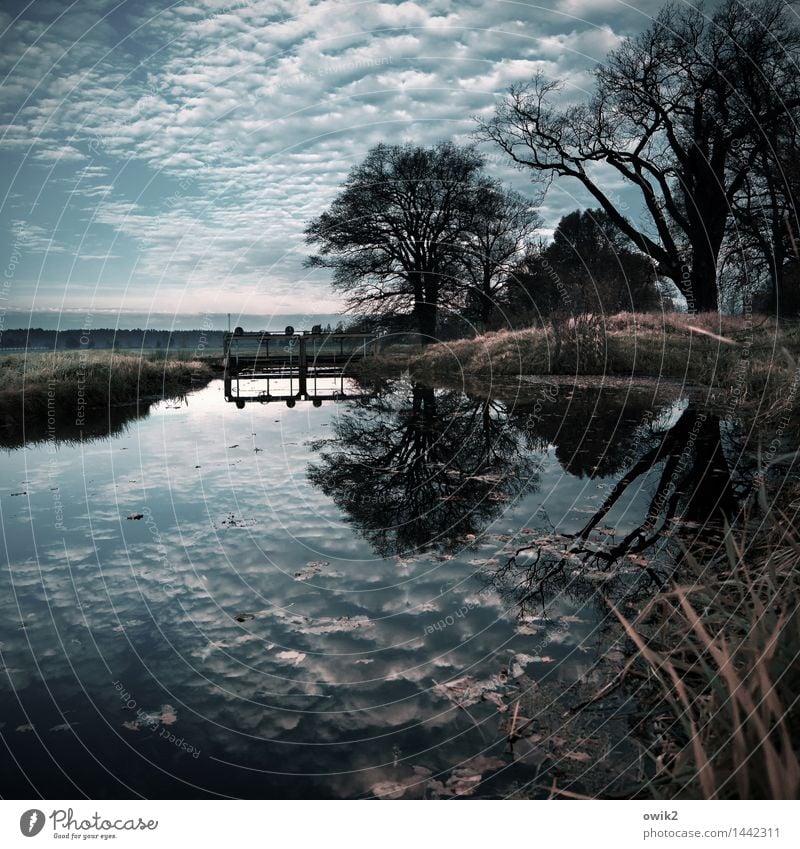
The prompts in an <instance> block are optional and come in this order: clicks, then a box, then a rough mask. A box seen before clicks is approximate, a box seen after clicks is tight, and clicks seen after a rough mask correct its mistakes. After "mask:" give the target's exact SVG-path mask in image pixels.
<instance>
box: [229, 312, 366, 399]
mask: <svg viewBox="0 0 800 849" xmlns="http://www.w3.org/2000/svg"><path fill="white" fill-rule="evenodd" d="M378 344H379V337H378V336H377V335H376V334H374V333H346V332H344V333H325V332H322V331H321V330H319V329H318V328H315V329H314V330H312V331H307V330H305V331H301V332H295V330H294V328H292V327H287V328H286V330H285V331H284V332H283V333H270V332H266V331H264V332H261V331H259V332H255V333H253V332H249V333H246V332H245V331H244V330H242V328H240V327H237V328H236V330H234V332H233V333H226V334H225V336H224V337H223V349H224V365H225V376H224V381H225V400H226V401H232V402H234V403H235V404H236V406H237V407H239V409H242V408H243V407H244V406H245V404H246V403H247V402H250V401H256V402H258V403H261V404H266V403H269V402H271V401H285V402H286V404H287V405H288V406H290V407H293V406H294V405H295V403H296V402H297V401H311V402H313V404H314V405H315V406H319V405H320V404H322V402H323V401H336V400H340V399H341V398H343V397H346V395H347V391H346V389H345V382H346V378H347V377H348V370H349V369H351V368H352V366H354V365H355V364H356V363H358V362H360V361H362V360H364V359H365V358H366V357H369V356H372V355H374V354H375V353H376V352H377V350H378Z"/></svg>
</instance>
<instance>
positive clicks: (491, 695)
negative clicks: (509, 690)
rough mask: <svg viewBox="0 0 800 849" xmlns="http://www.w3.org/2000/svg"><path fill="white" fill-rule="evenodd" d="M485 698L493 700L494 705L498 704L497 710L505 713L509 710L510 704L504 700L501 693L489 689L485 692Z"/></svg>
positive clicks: (488, 700)
mask: <svg viewBox="0 0 800 849" xmlns="http://www.w3.org/2000/svg"><path fill="white" fill-rule="evenodd" d="M483 698H484V700H485V701H487V702H491V703H492V704H493V705H496V706H497V710H498V711H500V713H505V712H506V711H507V710H508V705H507V704H506V703H505V702H504V701H503V697H502V696H501V695H500V693H495V692H493V691H487V692H484V693H483Z"/></svg>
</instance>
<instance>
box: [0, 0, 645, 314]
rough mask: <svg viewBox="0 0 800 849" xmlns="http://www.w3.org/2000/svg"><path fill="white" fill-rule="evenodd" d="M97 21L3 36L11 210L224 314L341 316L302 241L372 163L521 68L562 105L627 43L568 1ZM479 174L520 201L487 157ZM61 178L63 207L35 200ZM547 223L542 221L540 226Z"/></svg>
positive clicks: (144, 9)
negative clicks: (362, 166)
mask: <svg viewBox="0 0 800 849" xmlns="http://www.w3.org/2000/svg"><path fill="white" fill-rule="evenodd" d="M112 9H113V5H112V4H106V3H104V2H103V3H92V4H86V5H84V6H81V8H80V9H77V8H74V7H70V8H69V9H67V10H66V11H64V12H63V14H60V13H59V14H56V12H55V10H53V11H52V12H50V17H48V16H47V12H46V10H47V7H46V6H43V5H41V4H35V6H34V7H32V8H31V11H30V17H22V18H19V19H17V20H15V21H14V22H13V23H11V25H10V29H9V31H8V33H7V35H6V37H5V38H2V39H0V48H4V53H3V56H4V58H3V60H2V61H3V70H4V71H5V73H6V75H7V77H6V80H7V82H6V84H4V85H3V86H2V88H0V122H2V127H0V134H1V136H2V140H3V144H4V146H6V148H7V149H8V150H10V151H11V152H13V153H14V155H16V156H17V157H19V162H20V167H19V170H18V171H16V172H15V173H14V174H13V176H12V180H11V182H12V186H11V190H12V193H13V195H14V196H15V200H14V203H15V204H16V205H15V207H14V208H13V209H12V210H11V213H12V214H14V217H17V218H20V217H23V218H29V219H30V220H31V221H32V222H33V223H35V224H36V225H37V226H39V227H41V228H44V229H45V230H46V229H47V228H48V227H49V228H52V233H53V236H54V238H55V242H56V243H57V244H58V245H61V246H63V247H64V249H65V250H66V251H67V252H70V251H71V252H72V253H73V255H74V256H83V257H86V256H98V257H99V256H103V257H105V256H106V255H108V256H109V258H110V257H111V256H113V257H114V258H119V259H121V260H123V259H127V265H126V264H125V263H123V264H122V265H120V264H119V263H116V264H111V265H109V266H108V267H107V268H105V269H104V271H103V274H104V275H106V276H104V278H103V285H104V286H105V287H106V288H107V289H109V290H112V289H113V287H114V286H115V285H116V286H117V287H118V288H119V290H120V291H121V292H122V291H127V290H133V289H135V290H136V291H138V292H139V293H141V297H145V295H144V292H149V293H150V295H152V293H153V292H155V291H160V292H162V293H163V292H164V291H165V289H168V290H169V292H170V295H169V296H170V297H178V296H179V295H177V294H176V293H181V292H184V291H189V290H191V292H192V293H193V295H194V297H195V298H197V299H198V300H199V301H200V302H202V303H204V304H209V303H212V302H214V303H220V304H222V303H223V301H224V296H225V292H231V293H235V297H246V296H247V293H248V292H254V293H255V292H261V293H263V292H264V291H265V289H266V290H268V291H269V292H270V294H271V296H274V298H275V299H276V301H278V302H280V303H286V304H288V305H289V306H290V311H295V312H296V311H302V310H304V309H305V308H306V306H307V305H308V304H310V303H315V302H317V301H319V300H320V299H323V300H324V301H325V303H326V304H327V305H328V306H331V305H334V306H335V304H337V303H338V301H336V299H335V298H334V297H333V295H331V293H330V291H329V290H328V288H327V286H326V283H325V281H324V280H323V279H320V278H319V276H318V275H317V276H315V277H314V278H313V280H312V279H310V278H307V276H306V274H307V273H306V271H305V270H304V269H303V267H302V261H303V259H304V256H305V247H304V244H303V237H302V231H303V226H304V224H305V223H306V222H307V221H308V219H309V218H311V217H313V216H315V215H317V214H319V212H321V211H322V210H323V209H324V208H325V207H326V206H327V205H328V204H329V203H330V202H331V200H332V199H333V197H334V196H335V194H336V191H337V187H338V185H339V184H340V183H341V181H342V179H343V177H344V176H345V175H346V174H347V172H348V170H349V169H350V168H351V167H352V165H353V164H355V163H357V162H358V161H359V160H360V159H362V158H363V156H364V155H365V154H366V152H367V150H368V149H369V147H371V146H372V145H374V144H376V143H378V142H381V141H398V140H402V141H405V140H409V141H414V142H416V143H420V144H429V143H433V142H436V141H438V140H440V139H442V138H446V137H452V138H455V139H456V140H458V141H461V142H466V141H469V140H470V135H471V133H472V131H473V129H474V123H473V116H475V115H477V114H484V115H485V114H489V113H490V112H491V110H492V109H493V107H494V104H495V103H496V99H497V97H498V96H499V95H501V94H502V93H503V92H504V91H505V90H506V89H507V87H508V86H509V85H510V84H512V83H514V82H519V81H523V80H525V79H528V78H529V77H530V76H531V75H532V74H533V73H534V72H536V71H537V70H543V71H544V72H545V73H547V74H550V75H552V76H557V77H561V78H565V79H566V80H567V81H568V86H567V89H568V90H570V91H571V92H572V93H573V95H575V96H579V95H580V92H582V91H583V90H585V88H586V87H587V86H588V85H589V84H590V79H589V77H588V76H587V70H588V69H589V68H591V67H592V66H593V65H594V64H595V63H596V62H597V61H598V60H600V59H602V57H603V55H604V54H605V52H607V50H608V49H610V48H612V47H614V46H615V45H616V44H618V43H619V41H620V38H621V37H622V34H623V33H624V32H626V30H625V28H624V27H623V28H622V29H620V28H619V27H617V26H616V25H615V20H616V18H615V16H619V19H620V20H624V21H625V22H628V21H630V20H631V13H630V10H629V9H627V7H624V8H623V4H613V3H604V4H602V9H599V7H595V8H594V11H593V10H592V8H591V4H580V3H577V2H572V0H570V2H567V3H564V4H562V5H561V6H560V7H558V8H557V9H554V10H551V11H547V10H542V9H538V8H537V9H533V7H525V6H521V5H520V4H518V3H496V4H486V3H484V2H477V0H476V2H463V0H462V2H455V0H430V1H429V2H400V3H391V2H353V3H348V2H333V0H320V1H319V2H311V0H301V1H300V2H294V0H278V2H274V0H269V2H266V0H254V1H253V2H241V3H236V2H217V0H197V2H194V3H192V4H190V5H175V6H167V7H166V8H165V7H164V6H163V5H162V4H156V3H151V4H144V5H142V6H130V7H127V6H126V7H125V8H124V9H123V10H114V11H111V10H112ZM626 9H627V11H626ZM34 13H35V14H36V15H38V16H39V17H35V16H34ZM25 14H26V15H27V14H28V13H27V12H26V13H25ZM582 14H585V15H586V16H589V17H591V19H592V20H591V22H590V23H586V24H581V23H580V22H579V21H578V20H577V19H578V18H579V17H580V15H582ZM6 20H7V21H8V19H6ZM626 26H628V24H627V23H626ZM6 48H7V49H6ZM43 165H47V166H48V167H49V168H50V171H49V172H48V176H47V177H46V179H45V182H44V183H42V176H41V171H42V166H43ZM34 166H38V172H36V171H35V170H33V169H34ZM488 167H489V168H490V170H493V171H494V172H496V173H497V174H498V175H501V176H503V177H506V178H508V179H510V180H512V181H513V182H514V183H515V184H516V185H517V187H521V188H523V189H525V190H526V191H528V192H530V193H531V194H533V192H532V190H531V189H529V188H527V185H528V180H527V177H526V176H525V175H522V174H519V173H518V172H516V171H514V170H513V169H511V167H510V165H509V164H507V163H506V162H504V161H503V160H502V157H496V156H493V157H491V158H490V161H489V163H488ZM37 173H38V175H39V176H38V177H37V176H36V174H37ZM64 180H67V181H68V182H69V181H71V189H70V200H69V206H68V208H63V200H61V201H57V200H53V195H52V193H53V192H54V191H55V189H56V187H58V186H59V185H61V186H62V187H63V185H64ZM37 181H38V182H37ZM62 191H63V188H62ZM36 199H38V203H39V205H38V206H37V205H36V204H35V203H33V201H34V200H36ZM48 199H49V202H46V201H48ZM55 203H60V204H62V211H61V212H60V214H59V215H58V216H57V217H54V214H53V213H52V210H53V209H54V204H55ZM45 206H49V207H50V209H51V214H50V217H49V219H48V220H47V221H44V220H38V219H37V216H46V215H47V213H46V212H43V211H41V210H42V209H43V208H44V207H45ZM31 209H33V212H30V211H29V210H31ZM564 211H566V209H563V208H559V207H558V205H557V204H554V205H552V206H551V209H550V210H549V212H551V214H552V215H553V216H554V217H555V220H548V221H547V222H546V225H547V226H552V225H554V224H555V221H556V220H557V217H558V216H559V215H560V214H561V213H563V212H564ZM6 229H7V228H6ZM87 244H90V245H91V248H90V249H89V250H86V245H87ZM123 265H124V266H125V270H124V271H121V270H120V269H121V268H122V267H123ZM115 275H116V276H115ZM301 283H302V288H301V286H300V284H301ZM63 285H65V287H66V288H67V290H68V289H69V279H68V278H67V279H66V282H64V284H63ZM221 288H222V290H223V291H221ZM66 294H67V296H68V295H69V292H68V291H66ZM126 297H127V296H126ZM181 297H182V295H181Z"/></svg>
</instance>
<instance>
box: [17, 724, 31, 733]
mask: <svg viewBox="0 0 800 849" xmlns="http://www.w3.org/2000/svg"><path fill="white" fill-rule="evenodd" d="M14 730H15V731H20V732H22V733H25V732H26V731H33V726H32V725H31V724H30V723H28V724H26V725H18V726H17V727H16V728H15V729H14Z"/></svg>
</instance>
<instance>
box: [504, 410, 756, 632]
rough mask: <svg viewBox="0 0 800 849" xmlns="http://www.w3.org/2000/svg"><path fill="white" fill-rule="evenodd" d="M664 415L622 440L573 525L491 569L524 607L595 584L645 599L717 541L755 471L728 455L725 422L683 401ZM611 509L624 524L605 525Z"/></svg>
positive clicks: (578, 594)
mask: <svg viewBox="0 0 800 849" xmlns="http://www.w3.org/2000/svg"><path fill="white" fill-rule="evenodd" d="M663 421H664V419H663V416H662V417H659V416H658V415H655V414H654V413H653V412H652V411H651V412H650V413H649V414H646V415H645V416H644V418H643V420H642V423H641V424H640V425H639V426H638V427H637V430H636V432H635V435H634V436H633V438H632V440H631V441H627V446H628V447H627V448H626V449H625V450H626V451H627V452H628V454H627V456H625V457H623V458H622V459H623V460H624V461H625V462H624V465H623V471H622V474H621V475H619V476H618V477H617V478H616V481H615V483H614V485H613V486H612V488H611V490H610V492H609V493H608V495H607V496H606V498H605V500H604V501H603V503H602V504H601V505H600V506H599V507H598V508H597V510H596V511H595V512H594V513H593V514H592V515H591V517H590V518H589V520H588V521H587V522H586V523H585V524H584V525H583V526H582V527H581V528H580V529H579V530H578V531H576V532H572V533H565V532H560V531H559V530H558V529H557V528H555V527H550V528H549V529H546V530H544V531H543V532H541V533H540V534H538V535H537V537H536V538H535V539H534V540H532V541H531V542H530V543H527V544H526V545H525V546H523V547H521V548H519V549H518V550H516V553H515V554H514V555H512V556H511V557H509V558H508V560H507V561H506V562H505V563H504V564H503V565H502V566H501V567H500V568H499V569H497V570H496V571H495V572H494V574H493V576H492V578H493V580H494V581H495V583H497V584H498V585H499V586H501V587H502V588H503V590H504V592H505V594H506V595H508V594H511V595H512V596H514V598H515V600H516V601H517V603H518V604H519V605H520V611H521V613H522V614H523V615H524V614H525V612H526V610H527V609H529V608H530V607H532V606H536V607H537V608H538V607H542V608H543V607H545V605H546V603H547V601H548V599H550V598H553V597H554V596H555V595H557V594H558V593H560V592H564V591H568V592H569V595H570V596H571V597H573V598H578V599H587V598H590V597H596V596H597V590H598V587H602V589H603V593H602V595H610V594H612V593H614V592H615V591H616V592H620V591H622V592H623V593H624V594H625V595H626V596H628V597H629V598H632V597H642V596H644V595H646V594H647V593H650V592H652V591H653V590H655V589H660V588H661V587H662V586H663V585H664V583H665V581H666V580H667V578H668V577H669V576H670V575H671V574H672V573H673V572H674V570H675V567H676V565H677V564H679V563H680V560H681V558H682V557H683V556H684V552H685V551H686V550H687V549H688V548H691V547H693V546H696V545H697V544H702V545H704V546H718V545H721V544H722V542H723V539H724V534H725V526H726V523H732V522H733V521H734V519H735V517H736V516H737V514H738V512H739V510H740V507H741V502H742V496H743V494H744V492H745V491H746V490H747V489H748V487H749V484H750V483H751V481H752V477H753V473H754V470H753V469H752V468H749V467H748V466H747V464H746V463H743V462H742V461H741V458H739V462H738V463H737V462H736V461H735V460H734V461H733V462H732V461H731V460H729V457H735V454H734V452H733V439H732V434H731V428H730V426H729V425H728V424H727V423H726V422H725V421H723V420H722V419H720V417H719V416H718V415H716V414H714V413H712V412H710V411H708V410H703V409H699V408H698V407H696V406H694V405H692V404H689V406H687V407H686V408H685V409H684V410H683V411H682V412H681V413H680V415H678V417H677V419H676V420H674V421H672V422H671V423H668V424H661V423H660V422H663ZM548 427H552V422H549V423H547V424H545V426H544V430H547V428H548ZM612 433H613V430H612ZM631 445H633V446H634V449H633V450H632V449H631V447H630V446H631ZM613 451H614V452H615V453H616V455H617V459H619V454H618V449H613ZM632 455H635V456H632ZM573 456H574V455H573ZM603 456H609V454H608V452H607V451H604V453H603ZM598 460H599V458H598ZM595 465H598V464H595ZM643 494H644V496H645V498H644V499H642V495H643ZM642 501H643V502H644V509H642ZM636 502H638V503H636ZM612 515H616V516H617V522H618V524H620V525H621V528H618V527H609V526H608V525H607V524H604V523H605V522H608V521H609V519H610V518H611V517H612ZM632 515H634V516H636V517H637V518H636V519H635V520H633V521H632V520H631V516H632Z"/></svg>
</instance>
